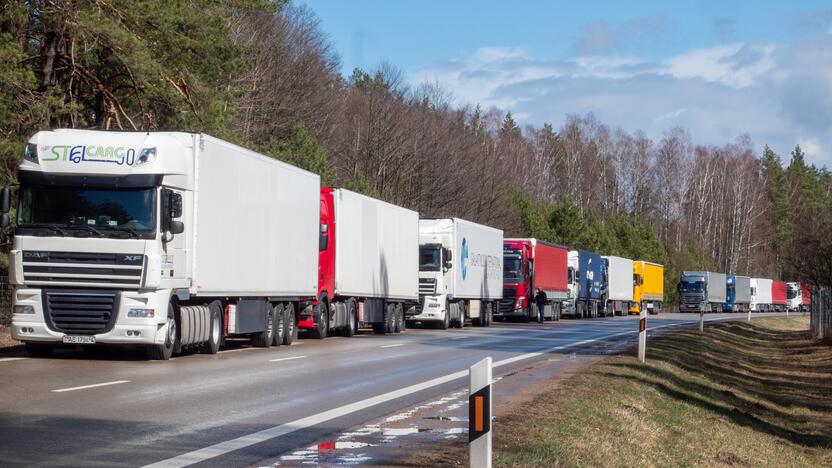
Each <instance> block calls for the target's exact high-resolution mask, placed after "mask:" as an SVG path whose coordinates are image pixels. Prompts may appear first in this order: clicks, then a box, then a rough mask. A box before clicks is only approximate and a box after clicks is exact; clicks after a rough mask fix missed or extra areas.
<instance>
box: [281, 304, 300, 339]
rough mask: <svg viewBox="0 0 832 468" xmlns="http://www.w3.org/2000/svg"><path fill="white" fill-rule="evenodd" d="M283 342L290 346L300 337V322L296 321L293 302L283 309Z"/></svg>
mask: <svg viewBox="0 0 832 468" xmlns="http://www.w3.org/2000/svg"><path fill="white" fill-rule="evenodd" d="M283 326H284V327H285V328H284V330H285V331H284V332H283V344H284V345H286V346H288V345H290V344H292V342H293V341H295V340H297V339H298V324H297V323H295V305H294V304H292V303H291V302H290V303H288V304H286V307H285V308H284V309H283Z"/></svg>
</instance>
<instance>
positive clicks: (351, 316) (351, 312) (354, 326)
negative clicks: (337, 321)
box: [344, 298, 358, 336]
mask: <svg viewBox="0 0 832 468" xmlns="http://www.w3.org/2000/svg"><path fill="white" fill-rule="evenodd" d="M357 312H358V311H356V309H355V299H352V298H350V299H347V328H346V330H344V335H345V336H353V335H355V334H356V332H357V331H358V316H357Z"/></svg>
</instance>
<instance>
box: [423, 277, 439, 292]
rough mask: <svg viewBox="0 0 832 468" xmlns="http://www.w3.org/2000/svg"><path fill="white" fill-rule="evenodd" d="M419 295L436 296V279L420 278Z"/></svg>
mask: <svg viewBox="0 0 832 468" xmlns="http://www.w3.org/2000/svg"><path fill="white" fill-rule="evenodd" d="M419 294H421V295H423V296H429V295H433V294H436V278H419Z"/></svg>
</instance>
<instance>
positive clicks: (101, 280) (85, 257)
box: [23, 250, 145, 288]
mask: <svg viewBox="0 0 832 468" xmlns="http://www.w3.org/2000/svg"><path fill="white" fill-rule="evenodd" d="M144 258H145V257H144V255H138V254H119V253H85V252H39V251H31V250H25V251H23V281H24V282H25V283H26V284H27V285H60V286H92V287H111V288H112V287H125V288H138V287H139V286H141V283H142V270H143V266H144Z"/></svg>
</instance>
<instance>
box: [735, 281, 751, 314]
mask: <svg viewBox="0 0 832 468" xmlns="http://www.w3.org/2000/svg"><path fill="white" fill-rule="evenodd" d="M734 278H735V280H734V304H735V305H736V306H737V309H738V310H739V311H740V312H742V311H748V306H749V304H750V303H751V278H749V277H748V276H735V277H734Z"/></svg>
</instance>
